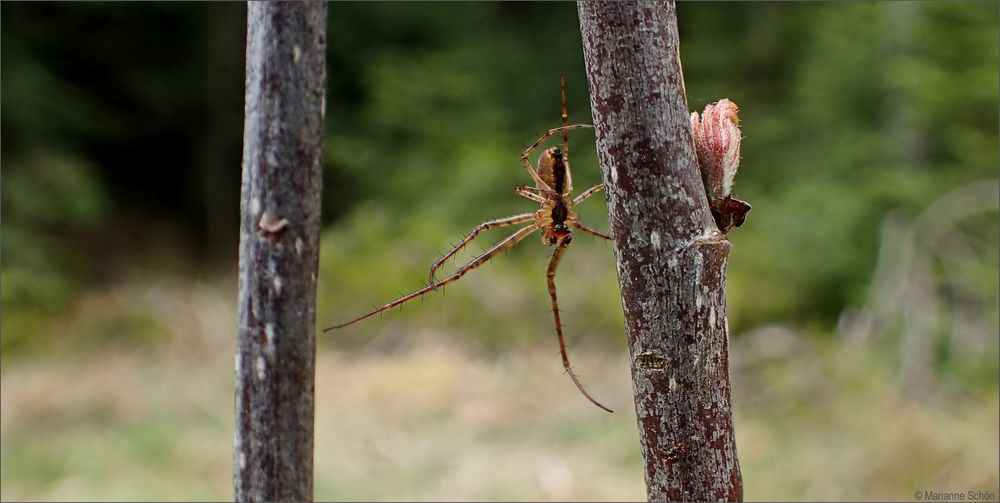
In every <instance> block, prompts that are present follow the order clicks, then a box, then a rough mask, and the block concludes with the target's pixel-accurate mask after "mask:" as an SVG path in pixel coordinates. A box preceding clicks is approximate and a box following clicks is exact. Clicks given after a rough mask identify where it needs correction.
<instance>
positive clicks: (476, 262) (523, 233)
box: [323, 224, 538, 332]
mask: <svg viewBox="0 0 1000 503" xmlns="http://www.w3.org/2000/svg"><path fill="white" fill-rule="evenodd" d="M537 229H538V226H536V225H534V224H532V225H529V226H527V227H525V228H523V229H521V230H519V231H517V232H515V233H514V234H511V235H510V236H508V237H507V239H504V240H503V241H501V242H500V243H498V244H497V245H496V246H494V247H493V248H491V249H490V250H488V251H487V252H486V253H483V254H482V255H480V256H478V257H476V258H475V259H473V260H472V262H469V263H468V264H466V265H464V266H462V268H461V269H459V270H458V271H455V274H452V275H451V276H448V277H447V278H445V279H443V280H441V281H439V282H437V283H435V284H432V285H427V286H425V287H424V288H421V289H420V290H417V291H415V292H413V293H409V294H407V295H404V296H402V297H400V298H398V299H396V300H394V301H392V302H390V303H388V304H386V305H384V306H382V307H380V308H378V309H376V310H374V311H372V312H370V313H366V314H363V315H361V316H358V317H357V318H354V319H353V320H351V321H347V322H344V323H340V324H338V325H333V326H330V327H326V328H324V329H323V331H324V332H327V331H330V330H336V329H339V328H344V327H346V326H348V325H353V324H355V323H357V322H359V321H361V320H363V319H366V318H370V317H372V316H375V315H376V314H379V313H382V312H385V311H388V310H389V309H392V308H394V307H397V306H400V305H402V304H405V303H407V302H409V301H411V300H413V299H416V298H418V297H421V296H423V295H424V294H427V293H430V292H433V291H434V290H435V289H436V288H438V287H440V286H444V285H446V284H448V283H451V282H452V281H457V280H458V279H460V278H461V277H462V276H465V273H467V272H469V271H471V270H473V269H475V268H477V267H479V266H481V265H483V264H485V263H486V262H487V261H489V260H490V259H491V258H493V257H495V256H496V255H498V254H500V253H503V252H504V251H505V250H507V249H508V248H510V247H512V246H514V245H516V244H517V243H519V242H520V241H521V240H523V239H524V238H526V237H528V235H529V234H531V233H532V232H534V231H535V230H537Z"/></svg>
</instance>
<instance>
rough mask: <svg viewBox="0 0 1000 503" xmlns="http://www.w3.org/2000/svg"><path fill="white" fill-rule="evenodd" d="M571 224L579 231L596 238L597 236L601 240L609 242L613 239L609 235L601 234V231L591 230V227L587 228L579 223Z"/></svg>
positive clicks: (573, 222)
mask: <svg viewBox="0 0 1000 503" xmlns="http://www.w3.org/2000/svg"><path fill="white" fill-rule="evenodd" d="M569 224H570V225H572V226H573V227H576V228H577V229H580V230H581V231H583V232H586V233H587V234H593V235H594V236H597V237H599V238H604V239H607V240H608V241H611V239H612V238H611V236H609V235H607V234H605V233H603V232H601V231H599V230H597V229H591V228H590V227H587V226H586V225H583V224H582V223H580V222H579V221H572V222H570V223H569Z"/></svg>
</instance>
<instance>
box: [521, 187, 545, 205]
mask: <svg viewBox="0 0 1000 503" xmlns="http://www.w3.org/2000/svg"><path fill="white" fill-rule="evenodd" d="M531 189H534V187H526V186H523V185H522V186H520V187H514V193H515V194H517V195H519V196H521V197H523V198H526V199H531V200H532V201H534V202H536V203H544V202H545V201H546V200H547V199H546V198H545V196H543V195H541V194H539V193H538V192H535V191H533V190H531ZM542 190H544V189H542Z"/></svg>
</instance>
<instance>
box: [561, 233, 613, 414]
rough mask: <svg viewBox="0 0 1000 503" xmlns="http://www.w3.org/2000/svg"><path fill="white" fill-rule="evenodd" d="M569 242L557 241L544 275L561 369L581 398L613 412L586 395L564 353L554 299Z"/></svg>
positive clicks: (564, 344) (564, 345) (567, 356)
mask: <svg viewBox="0 0 1000 503" xmlns="http://www.w3.org/2000/svg"><path fill="white" fill-rule="evenodd" d="M569 241H570V240H569V238H568V237H567V238H563V239H561V240H559V243H558V244H556V249H555V251H554V252H552V260H551V261H549V270H548V272H547V273H546V278H547V279H548V281H549V296H550V297H552V315H553V316H554V317H555V320H556V335H557V336H558V337H559V353H560V354H561V355H562V361H563V367H564V368H566V373H567V374H569V378H570V379H572V380H573V383H574V384H576V387H577V388H579V390H580V393H583V396H585V397H587V399H588V400H590V401H591V402H593V403H594V405H596V406H598V407H600V408H602V409H604V410H606V411H608V412H613V411H612V410H611V409H609V408H607V407H605V406H603V405H601V403H600V402H598V401H597V400H594V397H592V396H590V393H587V390H585V389H583V384H581V383H580V380H579V379H577V377H576V374H575V373H574V372H573V369H572V368H571V367H570V366H569V355H568V354H567V353H566V339H565V338H563V331H562V322H561V321H560V320H559V301H558V300H557V299H556V268H557V267H559V260H560V259H561V258H562V254H563V252H564V251H566V247H567V246H569Z"/></svg>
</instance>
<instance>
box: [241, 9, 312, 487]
mask: <svg viewBox="0 0 1000 503" xmlns="http://www.w3.org/2000/svg"><path fill="white" fill-rule="evenodd" d="M246 72H247V75H246V110H245V116H246V118H245V120H246V123H245V128H244V147H243V189H242V200H241V204H240V207H241V223H240V291H239V314H238V316H239V339H238V342H237V349H236V438H235V448H234V451H233V489H234V497H235V499H236V501H288V500H292V501H310V500H312V496H313V487H312V470H313V386H314V366H315V318H316V270H317V261H318V256H319V228H320V183H321V178H320V156H321V146H322V141H323V121H324V113H323V108H324V105H325V103H324V101H325V89H326V4H325V3H321V2H301V3H300V2H249V3H248V12H247V66H246Z"/></svg>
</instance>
